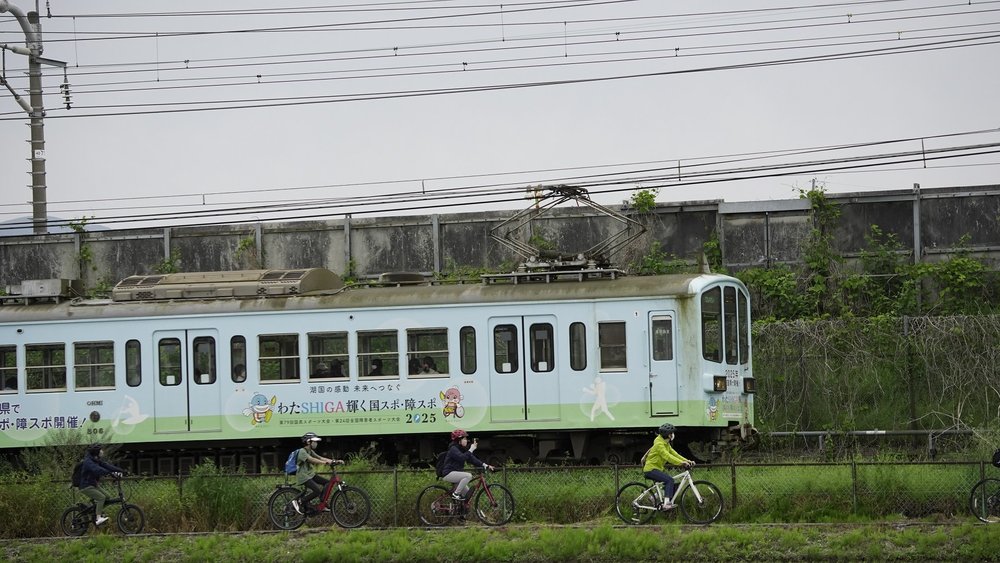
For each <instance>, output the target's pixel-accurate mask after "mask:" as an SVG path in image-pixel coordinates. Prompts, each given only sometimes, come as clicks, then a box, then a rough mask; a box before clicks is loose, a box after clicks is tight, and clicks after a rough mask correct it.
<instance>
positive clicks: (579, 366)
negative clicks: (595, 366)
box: [569, 323, 587, 371]
mask: <svg viewBox="0 0 1000 563" xmlns="http://www.w3.org/2000/svg"><path fill="white" fill-rule="evenodd" d="M569 367H571V368H573V370H574V371H582V370H585V369H587V325H585V324H583V323H573V324H571V325H569Z"/></svg>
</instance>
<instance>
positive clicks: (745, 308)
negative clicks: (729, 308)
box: [736, 289, 750, 364]
mask: <svg viewBox="0 0 1000 563" xmlns="http://www.w3.org/2000/svg"><path fill="white" fill-rule="evenodd" d="M736 308H737V310H738V311H739V318H740V323H739V324H740V326H739V331H740V363H741V364H746V363H749V362H750V306H749V303H747V295H746V293H743V290H742V289H741V290H739V291H738V292H737V293H736Z"/></svg>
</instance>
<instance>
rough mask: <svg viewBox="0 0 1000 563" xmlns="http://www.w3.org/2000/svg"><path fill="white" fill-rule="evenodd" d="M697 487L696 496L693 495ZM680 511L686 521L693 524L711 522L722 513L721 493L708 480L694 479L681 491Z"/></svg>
mask: <svg viewBox="0 0 1000 563" xmlns="http://www.w3.org/2000/svg"><path fill="white" fill-rule="evenodd" d="M695 489H698V496H701V501H699V500H698V496H696V495H695V491H694V490H695ZM678 504H680V505H681V512H682V513H683V514H684V518H687V521H688V522H691V523H693V524H711V523H712V522H715V521H716V520H718V519H719V516H720V515H721V514H722V504H723V502H722V493H721V492H719V487H716V486H715V485H713V484H712V483H709V482H708V481H695V482H694V483H692V484H691V486H690V487H688V488H686V489H684V490H683V491H681V497H680V500H678Z"/></svg>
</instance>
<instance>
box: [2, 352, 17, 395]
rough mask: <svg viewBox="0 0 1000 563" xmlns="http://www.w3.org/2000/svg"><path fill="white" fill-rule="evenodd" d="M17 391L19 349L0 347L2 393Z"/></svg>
mask: <svg viewBox="0 0 1000 563" xmlns="http://www.w3.org/2000/svg"><path fill="white" fill-rule="evenodd" d="M15 391H17V347H16V346H0V393H13V392H15Z"/></svg>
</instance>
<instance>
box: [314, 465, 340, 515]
mask: <svg viewBox="0 0 1000 563" xmlns="http://www.w3.org/2000/svg"><path fill="white" fill-rule="evenodd" d="M345 484H346V483H344V480H343V479H341V478H340V475H338V474H337V470H336V469H334V468H333V466H332V465H331V466H330V480H329V481H327V483H326V486H325V487H323V493H322V494H321V495H320V497H319V503H317V504H316V511H317V512H323V511H325V510H329V509H330V506H329V504H328V503H329V502H330V497H331V496H332V495H333V490H334V489H340V488H342V487H343V486H344V485H345ZM303 487H305V485H303Z"/></svg>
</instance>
